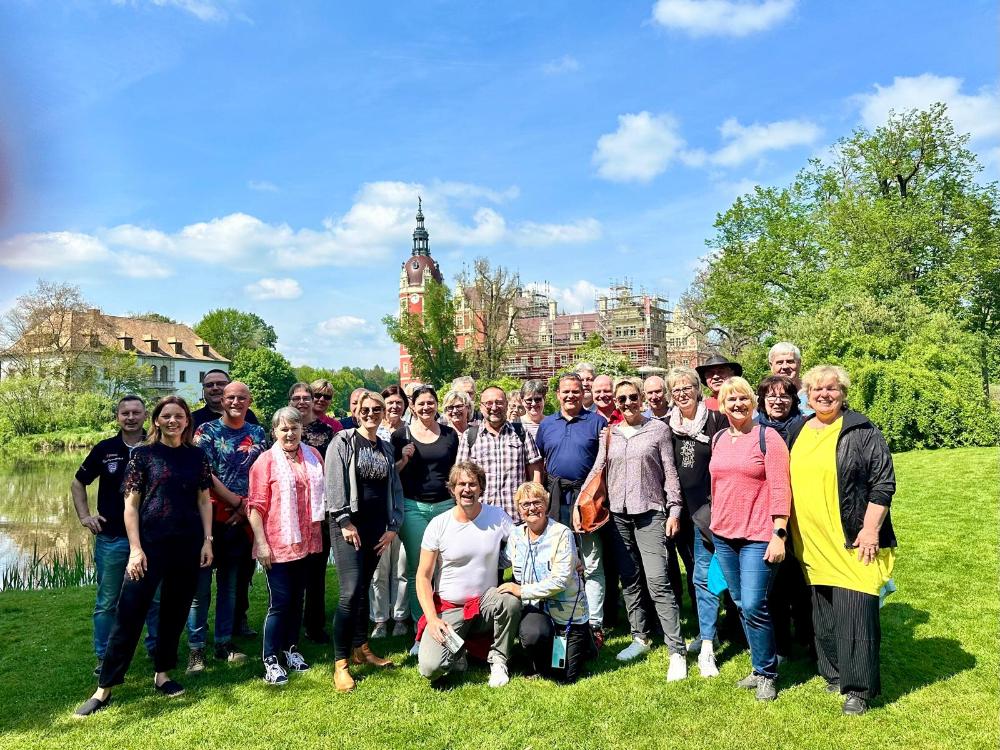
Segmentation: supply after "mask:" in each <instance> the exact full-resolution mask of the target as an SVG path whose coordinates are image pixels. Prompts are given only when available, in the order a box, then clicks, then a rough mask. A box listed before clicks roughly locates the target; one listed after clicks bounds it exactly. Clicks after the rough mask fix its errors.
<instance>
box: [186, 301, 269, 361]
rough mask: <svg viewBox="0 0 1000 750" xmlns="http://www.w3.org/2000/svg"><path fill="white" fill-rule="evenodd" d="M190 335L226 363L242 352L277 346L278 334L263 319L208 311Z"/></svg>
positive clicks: (225, 310)
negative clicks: (224, 358)
mask: <svg viewBox="0 0 1000 750" xmlns="http://www.w3.org/2000/svg"><path fill="white" fill-rule="evenodd" d="M194 332H195V333H197V334H198V335H199V336H201V337H202V338H203V339H204V340H205V341H207V342H208V343H210V344H211V345H212V346H213V347H215V350H216V351H217V352H219V354H221V355H222V356H223V357H226V358H227V359H235V357H236V354H237V353H238V352H240V351H241V350H243V349H259V348H265V349H273V348H274V345H275V344H277V343H278V334H277V333H275V332H274V328H272V327H271V326H270V325H268V323H267V322H265V321H264V319H263V318H261V317H260V316H259V315H256V314H254V313H248V312H242V311H241V310H236V309H235V308H232V307H225V308H220V309H218V310H211V311H209V312H208V314H207V315H205V317H204V318H202V319H201V320H200V321H199V322H198V324H197V325H195V327H194Z"/></svg>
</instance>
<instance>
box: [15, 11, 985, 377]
mask: <svg viewBox="0 0 1000 750" xmlns="http://www.w3.org/2000/svg"><path fill="white" fill-rule="evenodd" d="M997 21H998V18H997V7H996V4H995V2H992V1H991V0H990V1H988V0H983V1H982V2H977V1H974V0H967V1H965V2H960V3H942V2H939V1H937V0H930V1H928V2H917V1H916V0H895V1H891V0H889V1H886V2H879V3H869V2H836V3H828V2H796V1H795V0H761V1H759V2H736V1H730V0H708V2H696V1H695V0H659V2H657V1H656V0H644V1H642V2H627V1H621V2H612V3H609V2H582V1H581V2H568V1H567V2H556V1H551V2H544V3H528V2H524V3H495V2H459V1H455V2H436V1H434V0H427V1H425V2H421V3H330V2H292V1H291V0H290V1H289V2H287V3H273V2H263V1H256V0H63V1H62V2H56V1H55V0H51V1H50V0H5V2H4V3H3V4H2V7H0V102H2V104H0V181H2V182H0V190H2V191H3V192H2V193H0V195H2V196H3V200H2V201H0V205H2V207H3V209H2V210H3V213H2V215H0V307H3V308H6V307H7V306H9V305H10V304H11V303H12V302H13V300H14V298H15V297H16V296H17V295H19V294H22V293H24V292H25V291H27V290H29V289H30V288H31V287H32V286H33V285H34V282H35V280H36V279H38V278H45V279H48V280H58V281H67V282H71V283H74V284H78V285H79V286H80V287H81V289H82V291H83V293H84V295H85V296H86V298H87V299H88V300H90V301H92V302H93V303H94V304H96V305H99V306H100V307H102V308H103V309H104V310H105V311H107V312H109V313H113V314H124V313H126V312H134V311H145V310H155V311H157V312H161V313H163V314H166V315H169V316H171V317H174V318H176V319H179V320H182V321H184V322H188V323H194V322H196V321H197V320H198V319H199V318H200V317H201V316H202V315H203V314H204V313H205V312H207V311H208V310H209V309H211V308H214V307H229V306H234V307H238V308H241V309H246V310H252V311H254V312H256V313H258V314H259V315H261V316H262V317H263V318H264V319H265V320H267V321H269V322H270V323H272V324H273V325H274V327H275V328H276V330H277V332H278V335H279V347H278V348H279V349H280V350H281V351H282V352H284V353H285V354H286V355H287V356H288V357H289V359H291V360H292V361H293V363H295V364H301V363H306V362H308V363H310V364H314V365H320V366H332V367H339V366H341V365H360V366H368V365H372V364H375V363H380V364H383V365H386V366H395V365H396V364H397V361H398V360H397V355H396V347H395V345H393V344H392V343H391V342H390V341H389V340H388V339H387V338H386V336H385V333H384V330H383V329H382V326H381V324H380V323H379V319H380V318H381V317H382V316H383V315H384V314H386V313H387V312H392V311H394V310H395V309H396V304H397V293H398V280H399V266H400V263H401V262H403V261H404V260H405V259H406V257H408V255H409V251H410V233H411V232H412V229H413V215H414V213H415V208H416V205H415V204H416V196H417V195H418V194H420V195H423V197H424V212H425V214H426V216H427V228H428V230H429V231H430V237H431V250H432V253H433V255H434V256H435V257H436V258H437V259H438V261H439V262H440V263H441V266H442V270H443V271H444V273H445V275H446V276H447V277H448V278H449V279H451V278H452V277H453V276H454V275H455V274H456V273H457V272H459V271H460V270H461V268H462V264H463V263H470V262H471V261H472V259H474V258H475V257H478V256H485V257H487V258H489V259H490V260H491V261H493V262H494V263H500V264H503V265H505V266H508V267H510V268H512V269H516V270H518V271H519V272H520V274H521V278H522V280H523V281H524V282H526V283H528V282H536V283H542V282H547V283H548V284H549V285H550V287H551V289H552V290H553V293H554V294H555V295H556V296H557V298H558V299H559V300H560V303H561V305H562V306H563V308H564V309H566V310H568V311H576V310H580V309H586V308H589V307H590V306H591V305H592V303H593V298H594V295H595V292H596V291H597V290H598V289H599V288H601V287H606V286H607V284H608V283H609V281H610V280H611V279H623V278H630V279H632V280H633V282H634V283H635V284H636V285H637V286H638V285H645V286H646V287H647V288H649V289H651V290H654V291H657V292H659V293H661V294H663V295H665V296H667V297H668V298H669V299H670V300H671V301H672V302H673V301H674V300H676V298H677V297H678V296H679V295H680V293H681V292H682V291H683V290H684V288H685V287H686V286H687V284H688V283H689V282H690V280H691V278H692V276H693V274H694V271H695V269H696V268H697V264H698V262H699V258H700V257H701V256H703V255H704V253H705V246H704V241H705V239H706V238H708V237H710V236H711V234H712V222H713V220H714V218H715V215H716V214H717V213H718V212H720V211H723V210H725V209H726V208H727V207H728V206H729V205H730V203H731V202H732V201H733V199H734V198H735V197H736V196H737V195H739V194H740V193H741V192H745V191H747V190H749V189H750V188H752V186H753V185H754V184H765V185H769V184H783V183H785V182H787V181H788V180H789V179H790V178H791V176H792V175H793V174H794V173H795V172H796V171H797V170H798V169H799V168H800V167H801V166H803V165H804V164H805V162H806V160H807V159H808V158H809V157H810V156H813V155H817V154H821V153H823V151H824V149H825V147H827V146H828V145H829V144H831V143H832V142H834V141H835V140H836V139H837V138H839V137H841V136H844V135H847V134H849V133H850V132H851V130H852V129H853V128H855V127H858V126H859V125H869V126H870V125H875V124H878V123H879V122H881V121H882V120H883V119H884V117H885V115H886V113H887V112H888V111H889V109H891V108H896V109H905V108H908V107H915V106H926V105H927V104H929V103H930V102H932V101H936V100H944V101H946V102H947V103H948V104H949V106H950V107H951V111H952V115H953V117H954V119H955V120H956V124H957V126H958V127H959V129H961V130H962V131H964V132H969V133H971V134H972V136H973V141H972V148H973V150H974V151H976V152H977V153H978V154H979V155H980V157H981V160H982V161H983V163H984V164H986V167H987V168H986V172H985V173H984V177H983V179H993V178H995V177H996V175H997V172H998V164H1000V93H998V80H997V66H996V60H997V43H996V41H997V40H996V29H997Z"/></svg>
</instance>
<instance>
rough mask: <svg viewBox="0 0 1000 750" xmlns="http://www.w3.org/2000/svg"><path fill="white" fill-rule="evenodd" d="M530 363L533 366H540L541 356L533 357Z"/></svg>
mask: <svg viewBox="0 0 1000 750" xmlns="http://www.w3.org/2000/svg"><path fill="white" fill-rule="evenodd" d="M532 364H533V365H534V366H535V367H541V366H542V358H541V357H535V358H534V359H533V360H532Z"/></svg>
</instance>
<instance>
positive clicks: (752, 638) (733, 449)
mask: <svg viewBox="0 0 1000 750" xmlns="http://www.w3.org/2000/svg"><path fill="white" fill-rule="evenodd" d="M756 408H757V394H756V393H755V392H754V389H753V388H752V387H751V386H750V384H749V383H748V382H747V381H746V380H744V379H743V378H741V377H731V378H729V379H727V380H726V381H725V382H724V383H723V384H722V387H721V388H720V389H719V409H720V410H721V411H722V413H723V414H724V415H725V416H726V418H727V419H728V420H729V427H727V428H726V429H725V430H722V431H721V432H719V433H717V434H716V435H715V437H713V438H712V458H711V462H710V463H709V470H710V472H711V474H712V524H711V531H712V536H713V538H714V540H715V555H716V558H717V559H718V561H719V566H720V567H721V568H722V574H723V576H724V577H725V579H726V584H727V585H728V587H729V591H730V593H731V595H732V597H733V601H734V602H736V606H737V608H738V609H739V612H740V622H741V623H742V624H743V631H744V633H745V634H746V637H747V643H749V644H750V662H751V664H752V665H753V670H752V671H751V673H750V674H749V675H748V676H747V677H745V678H744V679H742V680H740V682H739V683H738V685H739V687H742V688H748V689H752V690H756V697H757V700H759V701H771V700H774V699H775V698H776V697H777V688H776V685H775V683H776V681H777V678H778V655H777V651H776V648H775V642H774V624H773V623H772V621H771V614H770V612H769V611H768V608H767V597H768V593H769V590H770V587H771V582H772V581H773V579H774V573H775V571H776V570H777V567H778V564H779V563H780V562H781V561H782V560H783V559H784V558H785V538H786V537H787V536H788V532H787V531H786V527H787V525H788V514H789V513H790V512H791V505H792V498H791V487H790V482H789V477H788V447H787V446H786V445H785V441H784V440H783V439H782V438H781V435H779V434H778V432H777V431H775V430H773V429H771V428H769V427H764V426H763V425H756V424H754V421H753V414H754V410H755V409H756Z"/></svg>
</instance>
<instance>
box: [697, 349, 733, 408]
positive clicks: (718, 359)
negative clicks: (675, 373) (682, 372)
mask: <svg viewBox="0 0 1000 750" xmlns="http://www.w3.org/2000/svg"><path fill="white" fill-rule="evenodd" d="M694 369H695V370H697V371H698V375H699V376H700V377H701V382H702V383H704V384H705V385H707V386H708V389H709V390H710V391H711V392H712V395H711V396H709V397H708V398H706V399H705V406H707V407H708V408H709V409H712V410H713V411H719V389H720V388H721V387H722V384H723V383H725V382H726V379H727V378H731V377H733V376H734V375H742V374H743V365H741V364H740V363H739V362H731V361H730V360H728V359H726V358H725V357H723V356H721V355H719V354H716V355H713V356H711V357H709V358H708V361H707V362H706V363H705V364H703V365H698V366H697V367H696V368H694Z"/></svg>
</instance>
